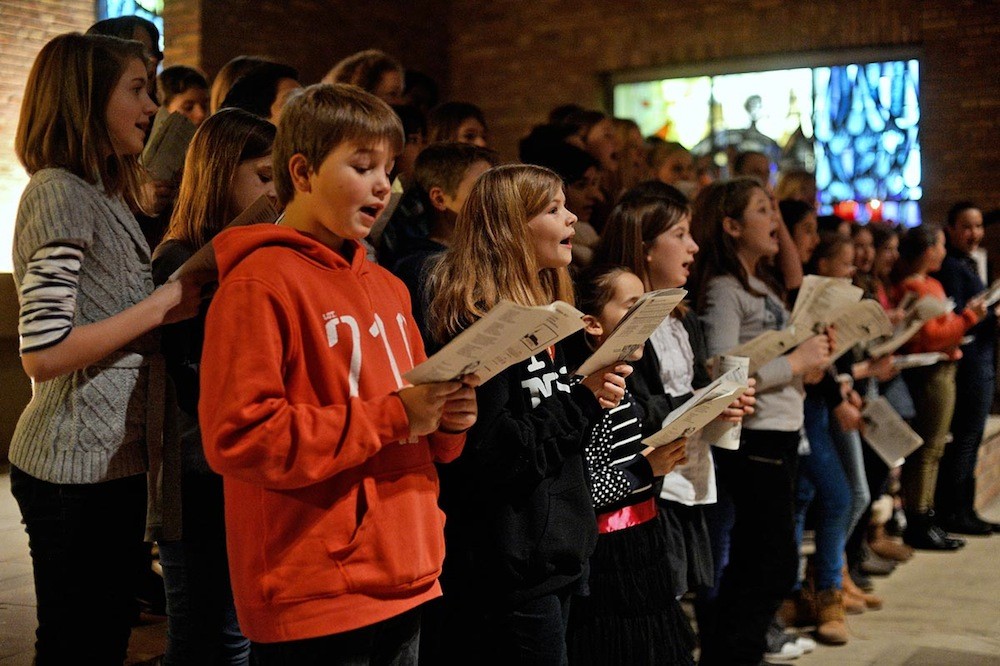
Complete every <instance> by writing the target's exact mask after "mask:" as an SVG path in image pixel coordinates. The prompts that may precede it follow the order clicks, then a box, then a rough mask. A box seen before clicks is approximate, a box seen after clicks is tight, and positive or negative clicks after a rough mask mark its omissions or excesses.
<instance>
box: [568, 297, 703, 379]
mask: <svg viewBox="0 0 1000 666" xmlns="http://www.w3.org/2000/svg"><path fill="white" fill-rule="evenodd" d="M685 296H687V292H686V291H685V290H683V289H658V290H657V291H650V292H648V293H645V294H643V295H642V297H641V298H640V299H639V300H637V301H636V302H635V304H634V305H633V306H632V307H631V308H629V310H628V312H626V313H625V316H624V317H622V319H621V321H620V322H618V325H617V326H615V329H614V331H612V332H611V335H609V336H608V338H607V339H606V340H605V341H604V344H602V345H601V346H600V347H599V348H598V349H597V351H596V352H594V353H593V355H591V357H590V358H588V359H587V360H586V361H584V362H583V363H582V364H581V365H580V367H579V368H577V370H576V372H575V374H577V375H580V376H581V377H586V376H587V375H589V374H591V373H593V372H595V371H597V370H600V369H601V368H603V367H605V366H608V365H611V364H612V363H615V362H617V361H624V360H625V359H627V358H628V357H629V356H631V355H632V354H633V353H634V352H635V351H636V350H637V349H641V348H642V346H643V345H644V344H646V340H648V339H649V336H651V335H652V334H653V331H655V330H656V329H657V327H659V325H660V324H662V323H663V320H664V319H666V318H667V317H668V316H669V315H670V313H671V312H672V311H673V309H674V308H675V307H677V304H678V303H680V302H681V301H682V300H684V297H685Z"/></svg>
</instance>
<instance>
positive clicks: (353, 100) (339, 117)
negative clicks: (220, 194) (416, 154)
mask: <svg viewBox="0 0 1000 666" xmlns="http://www.w3.org/2000/svg"><path fill="white" fill-rule="evenodd" d="M347 141H353V142H357V143H378V142H381V141H387V142H388V143H389V148H390V150H391V151H392V154H393V155H398V154H399V152H400V151H401V150H402V149H403V125H402V123H400V122H399V117H398V116H396V114H395V113H394V112H393V110H392V107H390V106H389V105H388V104H386V103H385V102H383V101H382V100H380V99H379V98H378V97H375V96H374V95H372V94H370V93H367V92H365V91H364V90H362V89H361V88H358V87H356V86H350V85H345V84H342V83H336V84H328V83H317V84H315V85H311V86H309V87H307V88H302V89H301V90H298V91H295V92H293V93H292V94H291V95H290V96H289V98H288V102H287V104H286V105H285V109H284V111H282V115H281V122H280V123H279V124H278V134H277V136H276V137H275V139H274V189H275V191H276V192H277V194H278V201H280V202H281V205H283V206H284V205H286V204H287V203H288V202H289V201H291V200H292V198H293V197H294V195H295V187H294V186H293V185H292V179H291V175H290V174H289V172H288V162H289V160H291V158H292V156H293V155H297V154H301V155H302V156H304V157H305V158H306V161H307V162H308V164H309V168H310V169H313V170H316V169H318V168H319V166H320V165H321V164H322V163H323V160H325V159H326V156H327V155H329V154H330V153H331V152H332V151H333V150H334V149H335V148H336V147H337V146H339V145H340V144H342V143H345V142H347Z"/></svg>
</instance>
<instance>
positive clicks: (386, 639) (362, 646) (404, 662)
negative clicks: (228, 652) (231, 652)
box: [250, 607, 421, 666]
mask: <svg viewBox="0 0 1000 666" xmlns="http://www.w3.org/2000/svg"><path fill="white" fill-rule="evenodd" d="M420 610H421V609H420V607H417V608H414V609H412V610H409V611H407V612H405V613H403V614H402V615H397V616H396V617H391V618H389V619H388V620H383V621H382V622H376V623H375V624H371V625H368V626H367V627H361V628H360V629H354V630H352V631H345V632H343V633H340V634H331V635H329V636H320V637H319V638H306V639H303V640H298V641H285V642H282V643H252V644H251V647H250V652H251V661H252V663H253V664H255V665H256V666H313V665H315V666H416V664H417V653H418V650H419V648H420Z"/></svg>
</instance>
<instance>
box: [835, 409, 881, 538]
mask: <svg viewBox="0 0 1000 666" xmlns="http://www.w3.org/2000/svg"><path fill="white" fill-rule="evenodd" d="M830 433H831V434H832V435H833V442H834V444H836V447H837V454H838V455H839V456H840V464H841V465H843V467H844V474H846V475H847V485H848V486H849V487H850V489H851V509H850V511H849V512H848V515H847V533H848V534H850V533H851V531H853V530H854V528H855V527H857V525H858V521H859V520H861V516H863V515H864V513H865V510H866V509H867V508H868V507H869V505H871V503H872V494H871V490H869V489H868V475H867V472H866V471H865V454H864V451H863V448H862V447H864V444H863V443H862V442H861V433H859V432H858V431H857V430H848V431H844V430H841V429H840V426H839V425H838V424H837V420H836V419H835V418H834V419H830Z"/></svg>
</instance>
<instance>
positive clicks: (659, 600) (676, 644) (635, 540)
mask: <svg viewBox="0 0 1000 666" xmlns="http://www.w3.org/2000/svg"><path fill="white" fill-rule="evenodd" d="M667 534H668V532H667V529H666V526H665V524H664V519H663V516H662V515H660V514H659V513H658V514H657V517H656V518H655V519H654V520H650V521H647V522H645V523H642V524H641V525H636V526H635V527H630V528H628V529H624V530H619V531H616V532H610V533H608V534H601V535H600V536H598V538H597V548H596V550H595V551H594V554H593V555H592V556H591V558H590V585H589V587H590V595H589V596H585V597H575V598H574V599H573V601H572V604H571V606H570V617H569V627H568V630H567V636H566V644H567V648H568V651H569V663H570V664H572V665H573V666H576V665H577V664H593V665H594V666H608V665H613V664H627V665H629V666H642V665H644V664H649V665H650V666H652V665H654V664H657V665H659V664H693V663H694V662H693V659H692V655H691V652H692V650H693V649H694V633H693V632H692V630H691V625H690V623H689V622H688V619H687V617H686V616H685V615H684V612H683V611H682V610H681V607H680V604H678V603H677V600H676V598H675V597H674V584H673V581H672V579H671V573H670V568H671V567H670V561H669V559H668V557H667V553H668V547H667Z"/></svg>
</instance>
